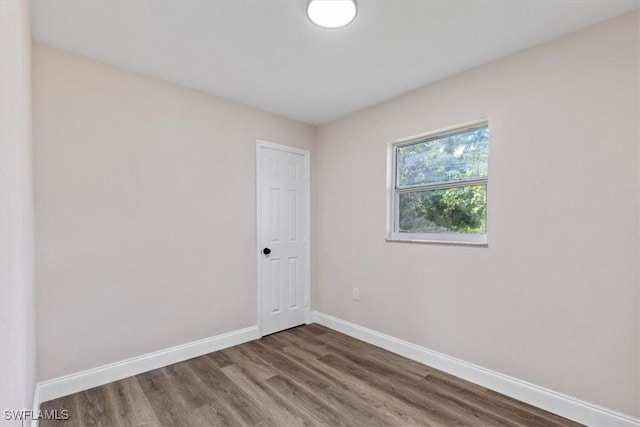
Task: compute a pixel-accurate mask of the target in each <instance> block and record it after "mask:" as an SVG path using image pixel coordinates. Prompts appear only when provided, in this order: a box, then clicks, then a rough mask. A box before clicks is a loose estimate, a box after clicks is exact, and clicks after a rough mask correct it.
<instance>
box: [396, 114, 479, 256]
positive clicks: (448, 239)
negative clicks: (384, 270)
mask: <svg viewBox="0 0 640 427" xmlns="http://www.w3.org/2000/svg"><path fill="white" fill-rule="evenodd" d="M488 126H489V123H488V121H487V120H481V121H475V122H471V123H466V124H463V125H458V126H454V127H449V128H445V129H439V130H437V131H433V132H429V133H426V134H422V135H417V136H412V137H410V138H404V139H401V140H399V141H394V142H391V143H389V144H388V148H387V154H388V155H387V159H388V171H387V177H388V185H387V188H388V198H387V212H388V221H387V238H386V240H387V241H390V242H415V243H437V244H460V245H474V246H487V245H488V240H487V234H488V227H489V221H488V209H487V230H486V232H485V234H464V233H400V232H398V231H397V230H399V229H400V217H399V209H398V205H399V203H400V194H402V193H407V192H414V191H427V190H438V189H443V188H455V187H466V186H470V185H485V186H486V189H487V199H488V197H489V175H488V174H487V176H486V177H483V178H472V179H467V180H459V181H446V182H434V183H430V184H418V185H412V186H408V187H404V188H401V189H398V188H397V187H396V171H397V164H396V161H397V149H398V148H399V147H404V146H407V145H412V144H416V143H419V142H423V141H425V140H434V139H439V138H443V137H446V136H449V135H454V134H458V133H462V132H465V131H469V130H472V129H477V128H481V127H487V128H488ZM489 145H491V140H489ZM488 205H489V201H488V200H487V208H488Z"/></svg>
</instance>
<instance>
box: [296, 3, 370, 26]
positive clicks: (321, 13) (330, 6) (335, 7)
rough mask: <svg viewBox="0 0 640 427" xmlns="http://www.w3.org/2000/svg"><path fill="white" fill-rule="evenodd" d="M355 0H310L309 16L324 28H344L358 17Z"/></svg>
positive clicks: (308, 6) (308, 5)
mask: <svg viewBox="0 0 640 427" xmlns="http://www.w3.org/2000/svg"><path fill="white" fill-rule="evenodd" d="M357 12H358V7H357V6H356V1H355V0H309V3H308V4H307V17H308V18H309V20H310V21H311V22H313V23H314V24H316V25H317V26H318V27H322V28H342V27H344V26H346V25H349V24H350V23H351V21H353V20H354V19H355V17H356V13H357Z"/></svg>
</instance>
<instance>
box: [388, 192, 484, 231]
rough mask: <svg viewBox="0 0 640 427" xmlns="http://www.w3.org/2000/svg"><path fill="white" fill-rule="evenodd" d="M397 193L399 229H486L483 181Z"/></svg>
mask: <svg viewBox="0 0 640 427" xmlns="http://www.w3.org/2000/svg"><path fill="white" fill-rule="evenodd" d="M399 197H400V201H399V207H398V209H399V212H398V214H399V220H400V229H399V230H398V231H399V232H400V233H465V234H485V233H486V229H487V187H486V185H471V186H467V187H455V188H445V189H440V190H429V191H413V192H410V193H401V194H400V195H399Z"/></svg>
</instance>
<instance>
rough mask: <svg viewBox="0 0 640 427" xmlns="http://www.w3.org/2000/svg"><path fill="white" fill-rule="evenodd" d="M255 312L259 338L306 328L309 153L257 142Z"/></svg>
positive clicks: (307, 300)
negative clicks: (257, 318) (256, 273)
mask: <svg viewBox="0 0 640 427" xmlns="http://www.w3.org/2000/svg"><path fill="white" fill-rule="evenodd" d="M256 155H257V163H256V166H257V185H258V188H257V193H258V200H257V203H258V209H257V211H258V212H257V214H258V218H257V223H258V275H259V277H258V282H259V283H258V290H259V291H258V298H259V302H258V306H259V313H258V315H259V316H260V320H261V322H260V323H261V333H262V335H268V334H272V333H274V332H278V331H281V330H284V329H288V328H291V327H294V326H298V325H301V324H303V323H305V321H306V320H307V315H308V306H309V286H308V283H309V265H308V262H309V260H308V257H309V246H308V245H309V236H308V230H309V227H308V224H307V222H308V197H309V194H308V164H309V162H308V159H309V157H308V156H309V153H308V152H307V151H304V150H299V149H295V148H291V147H286V146H281V145H277V144H271V143H266V142H262V141H258V143H257V149H256Z"/></svg>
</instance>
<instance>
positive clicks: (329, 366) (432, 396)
mask: <svg viewBox="0 0 640 427" xmlns="http://www.w3.org/2000/svg"><path fill="white" fill-rule="evenodd" d="M41 409H43V410H53V409H58V410H62V409H67V410H69V412H70V415H71V416H70V418H69V419H68V420H66V421H41V422H40V425H41V426H42V427H48V426H56V427H58V426H65V427H67V426H105V427H106V426H171V427H174V426H366V427H375V426H578V425H579V424H576V423H574V422H572V421H569V420H566V419H564V418H561V417H558V416H556V415H553V414H550V413H548V412H545V411H543V410H541V409H538V408H534V407H533V406H530V405H527V404H525V403H522V402H518V401H516V400H513V399H511V398H509V397H506V396H503V395H501V394H498V393H495V392H493V391H489V390H486V389H484V388H482V387H479V386H477V385H474V384H471V383H469V382H466V381H463V380H461V379H459V378H456V377H453V376H451V375H448V374H445V373H444V372H441V371H438V370H435V369H432V368H429V367H427V366H424V365H421V364H419V363H416V362H413V361H411V360H409V359H405V358H403V357H400V356H397V355H395V354H393V353H390V352H388V351H385V350H382V349H380V348H377V347H374V346H371V345H369V344H366V343H364V342H361V341H358V340H355V339H353V338H350V337H348V336H346V335H343V334H340V333H338V332H335V331H332V330H330V329H327V328H324V327H322V326H319V325H316V324H313V325H307V326H300V327H298V328H294V329H290V330H287V331H283V332H280V333H277V334H274V335H270V336H267V337H264V338H262V339H260V340H257V341H253V342H250V343H246V344H242V345H239V346H236V347H232V348H228V349H225V350H221V351H218V352H215V353H211V354H208V355H205V356H201V357H198V358H195V359H191V360H188V361H185V362H181V363H177V364H175V365H171V366H167V367H165V368H162V369H157V370H154V371H150V372H147V373H144V374H140V375H136V376H135V377H131V378H126V379H124V380H121V381H116V382H113V383H110V384H106V385H104V386H101V387H96V388H93V389H91V390H87V391H84V392H81V393H77V394H74V395H71V396H67V397H63V398H61V399H57V400H53V401H50V402H46V403H43V404H42V406H41Z"/></svg>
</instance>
